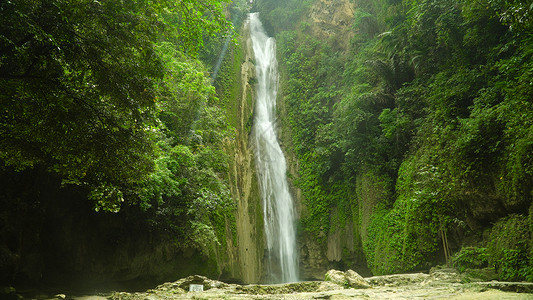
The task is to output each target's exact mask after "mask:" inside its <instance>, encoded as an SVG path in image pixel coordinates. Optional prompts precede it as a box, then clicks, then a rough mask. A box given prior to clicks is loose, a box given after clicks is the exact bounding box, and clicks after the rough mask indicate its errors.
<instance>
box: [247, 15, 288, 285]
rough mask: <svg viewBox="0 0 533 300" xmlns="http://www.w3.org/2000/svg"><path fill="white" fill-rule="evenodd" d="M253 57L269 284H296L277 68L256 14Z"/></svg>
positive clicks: (252, 18) (271, 44)
mask: <svg viewBox="0 0 533 300" xmlns="http://www.w3.org/2000/svg"><path fill="white" fill-rule="evenodd" d="M250 31H251V37H252V44H253V49H254V53H255V61H256V66H255V67H256V74H257V81H258V85H257V86H258V87H257V101H256V104H255V119H254V128H253V133H254V136H255V147H256V163H257V171H258V178H259V187H260V190H261V196H262V200H263V218H264V224H265V236H266V242H267V250H268V253H267V255H268V257H267V259H268V262H267V266H268V267H269V270H268V273H269V276H270V281H271V282H294V281H297V280H298V251H297V248H296V233H295V217H296V214H295V210H294V203H293V202H292V197H291V195H290V193H289V187H288V183H287V175H286V171H287V166H286V162H285V156H284V155H283V152H282V151H281V147H280V145H279V143H278V139H277V137H276V130H275V124H274V122H275V119H276V94H277V89H278V69H277V68H278V64H277V60H276V44H275V41H274V39H273V38H270V37H268V36H267V35H266V33H265V30H264V29H263V25H262V24H261V21H260V20H259V15H258V14H257V13H253V14H250Z"/></svg>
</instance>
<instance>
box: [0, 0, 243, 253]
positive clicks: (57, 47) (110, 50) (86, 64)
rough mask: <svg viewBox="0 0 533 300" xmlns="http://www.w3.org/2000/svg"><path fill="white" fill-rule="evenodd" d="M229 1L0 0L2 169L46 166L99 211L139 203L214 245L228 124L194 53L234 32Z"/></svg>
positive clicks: (194, 240)
mask: <svg viewBox="0 0 533 300" xmlns="http://www.w3.org/2000/svg"><path fill="white" fill-rule="evenodd" d="M226 4H227V1H224V0H220V1H219V0H216V1H156V2H154V1H145V0H139V1H111V0H103V1H88V0H75V1H66V0H53V1H30V0H22V1H3V2H2V3H1V4H0V18H1V19H2V23H1V24H0V49H1V51H0V53H1V54H0V106H1V107H2V110H1V112H0V134H1V135H2V140H1V141H0V160H1V163H2V165H1V167H2V170H3V169H4V168H5V169H14V170H15V171H16V172H18V173H20V174H25V173H23V172H24V171H28V170H31V169H38V170H46V171H47V172H48V173H49V174H50V173H51V175H52V176H58V177H59V178H61V180H62V182H63V185H71V186H78V188H79V190H80V191H82V192H87V191H88V195H87V198H88V199H89V200H90V201H92V202H93V203H94V207H95V210H97V211H99V210H104V211H110V212H115V213H116V212H118V211H119V209H120V208H121V205H123V203H126V205H132V204H138V205H139V206H140V207H141V208H142V209H143V211H142V213H140V215H139V216H137V217H138V218H140V219H143V220H146V221H147V222H148V223H150V224H151V230H153V232H157V233H164V234H162V235H163V236H165V237H166V238H170V239H175V240H176V242H177V244H178V246H179V247H181V248H196V249H200V250H202V251H203V253H204V254H207V253H208V252H210V251H212V250H213V246H216V244H217V243H218V239H220V238H223V236H222V235H223V233H222V232H220V231H218V232H217V231H216V230H215V229H214V227H215V224H220V223H221V222H223V221H221V220H224V219H225V216H226V215H229V214H230V213H229V212H231V211H232V209H233V208H232V205H233V204H232V201H231V198H230V194H229V190H228V188H227V186H226V183H225V182H224V180H223V179H222V178H224V174H225V172H226V171H227V157H226V155H225V153H224V152H223V150H222V142H223V141H224V140H225V139H226V138H228V137H229V133H230V132H231V130H230V128H229V127H228V125H227V122H226V117H225V114H224V107H223V105H221V103H219V100H218V99H217V98H216V97H215V89H214V87H213V86H211V84H210V82H209V79H208V78H207V76H206V75H207V71H206V68H205V67H204V66H203V64H202V63H201V62H200V61H198V60H196V57H197V56H198V52H199V51H200V49H201V48H203V47H204V40H208V38H213V37H214V35H216V34H217V33H221V32H222V33H224V34H225V33H227V32H231V30H232V27H231V23H230V22H229V21H227V20H226V19H225V16H224V13H223V9H224V7H225V5H226Z"/></svg>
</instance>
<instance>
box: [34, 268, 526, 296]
mask: <svg viewBox="0 0 533 300" xmlns="http://www.w3.org/2000/svg"><path fill="white" fill-rule="evenodd" d="M325 277H326V281H306V282H296V283H287V284H272V285H238V284H227V283H224V282H221V281H217V280H211V279H208V278H206V277H203V276H198V275H195V276H189V277H187V278H183V279H180V280H178V281H175V282H167V283H164V284H162V285H160V286H158V287H156V288H155V289H151V290H147V291H146V292H138V293H127V292H113V293H110V294H102V295H91V296H69V295H66V294H59V295H55V296H52V297H46V298H40V299H57V300H61V299H65V300H67V299H72V300H174V299H176V300H178V299H225V300H229V299H332V300H333V299H465V300H466V299H533V283H526V282H515V283H512V282H499V281H477V280H475V279H472V278H471V277H469V278H465V276H464V274H458V273H457V272H456V271H455V270H453V269H438V270H432V271H431V272H429V274H425V273H415V274H399V275H387V276H374V277H369V278H362V277H361V276H359V275H358V274H357V273H356V272H353V271H347V272H341V271H335V270H331V271H329V272H328V273H327V274H326V276H325ZM191 286H192V289H202V290H203V291H190V290H191Z"/></svg>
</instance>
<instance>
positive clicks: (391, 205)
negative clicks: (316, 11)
mask: <svg viewBox="0 0 533 300" xmlns="http://www.w3.org/2000/svg"><path fill="white" fill-rule="evenodd" d="M272 3H273V1H266V0H265V1H262V4H261V5H258V7H260V8H261V7H263V8H265V7H266V5H267V4H272ZM354 4H355V8H356V10H355V14H354V21H353V30H354V33H355V36H354V39H353V40H352V43H351V48H350V49H349V50H347V51H346V52H345V53H336V52H334V51H333V50H332V49H333V48H332V47H331V46H330V44H328V43H333V42H334V41H327V42H323V41H318V40H317V39H316V37H312V36H310V34H311V30H308V29H309V28H310V27H311V26H313V24H307V23H305V22H303V23H302V22H300V20H299V19H298V18H292V19H291V18H289V19H290V20H291V25H290V26H286V25H280V24H281V23H283V22H285V21H283V22H280V23H274V25H273V27H274V29H275V31H276V32H278V34H277V38H278V45H279V48H278V52H279V54H280V62H281V67H282V70H283V71H284V72H285V73H286V74H285V77H286V78H287V80H286V82H282V85H283V89H282V93H283V96H284V98H283V99H284V103H285V105H286V106H287V116H288V119H289V123H290V127H291V132H292V138H293V145H294V152H295V153H296V155H297V158H298V163H299V178H296V183H297V185H298V186H299V187H300V188H301V189H302V191H303V193H304V198H305V201H306V206H308V207H309V212H308V214H307V215H306V216H305V217H304V218H303V220H302V221H303V222H304V228H307V230H309V231H310V232H313V233H314V234H315V236H316V237H317V238H318V236H319V234H320V232H326V233H327V231H328V228H329V227H328V226H330V225H332V224H333V225H335V222H337V221H336V220H333V221H332V215H331V214H332V213H331V212H334V211H336V208H338V207H340V205H344V204H342V203H346V202H348V203H350V205H349V206H351V207H359V208H363V212H364V213H368V214H371V216H359V217H358V218H359V219H358V222H356V223H357V225H356V226H361V228H360V230H355V231H356V232H362V233H363V234H362V235H363V236H362V238H363V241H362V242H363V248H364V253H365V256H366V258H367V261H368V264H369V267H370V268H371V270H372V271H373V272H374V273H379V274H383V273H390V272H400V271H411V270H416V269H422V268H425V267H427V266H428V265H429V264H432V263H436V262H442V261H443V256H446V258H447V257H448V256H449V253H450V250H452V249H449V245H453V246H452V247H457V248H458V247H459V245H460V244H461V243H462V242H463V241H462V238H464V237H463V236H462V233H464V232H468V231H469V230H473V231H480V230H482V227H484V228H486V227H488V224H490V223H494V222H496V221H497V220H498V219H499V218H500V217H501V216H503V215H505V214H509V213H513V212H516V213H526V212H527V209H528V208H529V207H530V205H531V201H532V199H533V190H532V188H533V181H532V180H533V166H532V164H533V162H532V158H533V155H532V153H533V144H532V142H531V141H532V140H533V139H532V137H533V132H532V129H533V123H532V120H533V115H532V113H531V112H533V107H532V102H531V101H529V100H528V99H532V97H533V87H532V86H531V78H532V77H533V74H532V73H531V70H533V68H532V64H531V62H532V61H533V60H532V55H533V47H532V46H531V45H533V43H532V36H531V34H532V31H531V29H532V27H531V24H533V22H530V21H531V10H532V7H530V6H529V4H524V3H523V1H522V2H521V1H499V0H481V1H460V0H446V1H437V0H423V1H385V0H384V1H368V0H356V1H354ZM270 8H272V10H270V11H269V13H270V15H268V16H267V17H266V18H267V19H273V20H282V19H283V18H284V17H283V14H287V12H285V13H281V12H279V11H274V9H273V7H270ZM272 15H275V16H276V17H279V19H276V18H275V17H272ZM283 20H284V19H283ZM283 24H284V23H283ZM284 26H285V27H284ZM280 28H285V29H293V30H294V31H285V32H283V30H281V29H280ZM339 70H344V71H343V73H340V72H339ZM368 170H372V174H374V175H373V176H374V177H376V178H379V180H376V182H381V183H383V186H386V188H385V189H386V191H384V192H378V191H377V190H378V189H379V188H381V186H380V187H379V188H375V187H374V192H375V193H374V194H379V195H380V196H372V191H371V190H369V189H371V188H370V187H367V186H366V185H368V184H366V185H365V180H366V181H368V180H369V179H368V177H367V176H368V174H369V171H368ZM348 178H352V179H353V178H356V179H357V180H358V181H361V182H356V183H355V184H354V182H353V180H349V179H348ZM388 183H390V184H388ZM354 185H355V186H357V187H358V193H357V195H354V193H346V194H343V196H340V194H339V197H337V196H336V195H337V194H336V193H332V190H331V189H330V188H331V187H335V190H349V189H350V188H352V187H353V186H354ZM374 186H378V184H374ZM343 197H348V199H347V200H346V199H344V198H343ZM375 198H379V199H378V200H374V199H375ZM340 199H343V201H340ZM486 199H491V200H490V201H491V205H497V206H499V207H502V208H504V211H501V212H497V211H498V209H496V208H494V209H491V210H486V209H484V207H483V206H485V205H487V201H486ZM500 214H501V215H500ZM363 220H370V221H368V222H367V221H363ZM331 221H332V222H331ZM461 224H463V225H461ZM464 224H471V226H472V227H471V228H467V225H464ZM365 226H368V227H365ZM465 228H466V229H465ZM364 232H367V237H365V234H364ZM454 232H455V233H457V232H460V234H453V233H454ZM323 240H324V238H323V237H322V240H321V241H323ZM448 240H450V241H448ZM487 249H488V250H487V251H489V252H490V251H492V250H490V249H492V248H490V247H488V248H487ZM512 249H514V250H508V251H503V250H502V252H501V253H500V254H499V256H498V257H500V258H499V260H500V262H499V263H500V264H501V265H502V266H505V267H501V268H502V269H506V270H507V271H505V272H504V273H505V274H508V275H505V276H504V277H506V278H508V279H510V278H513V277H514V278H518V277H520V276H521V278H526V277H527V276H526V275H524V274H525V273H524V272H525V271H523V270H526V269H527V268H526V267H523V261H524V260H523V258H524V257H525V256H524V255H526V254H528V253H527V252H523V251H522V252H520V251H518V250H516V249H515V248H512ZM453 250H455V249H453ZM468 251H470V250H469V249H468V248H467V249H465V250H464V252H461V253H460V254H458V255H457V256H456V258H455V259H456V262H457V264H459V265H467V264H470V263H472V264H474V259H472V261H468V260H467V259H466V256H467V255H468V254H467V253H469V252H468ZM472 251H473V250H472ZM517 251H518V252H517ZM491 263H494V262H491ZM480 264H481V263H480ZM520 264H522V265H520ZM512 270H515V271H516V270H522V271H520V272H522V273H520V274H521V275H517V274H518V273H516V272H518V271H516V272H515V271H512ZM513 272H515V273H516V274H513ZM515 275H516V276H515ZM517 276H518V277H517Z"/></svg>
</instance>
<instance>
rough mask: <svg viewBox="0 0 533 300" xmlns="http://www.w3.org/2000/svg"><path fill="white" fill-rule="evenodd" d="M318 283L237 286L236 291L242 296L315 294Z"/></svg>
mask: <svg viewBox="0 0 533 300" xmlns="http://www.w3.org/2000/svg"><path fill="white" fill-rule="evenodd" d="M319 287H320V282H318V281H306V282H294V283H284V284H273V285H243V286H238V287H237V289H236V290H237V291H238V292H239V293H243V294H251V295H278V294H292V293H305V292H315V291H317V290H318V289H319Z"/></svg>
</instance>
